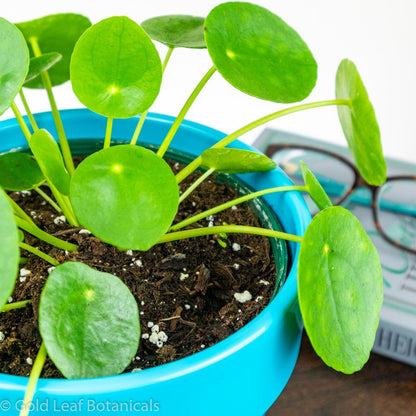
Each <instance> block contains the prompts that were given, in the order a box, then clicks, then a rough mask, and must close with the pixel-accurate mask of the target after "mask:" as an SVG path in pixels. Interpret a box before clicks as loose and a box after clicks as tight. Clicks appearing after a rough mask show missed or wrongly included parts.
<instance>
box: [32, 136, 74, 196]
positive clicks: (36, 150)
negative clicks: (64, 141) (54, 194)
mask: <svg viewBox="0 0 416 416" xmlns="http://www.w3.org/2000/svg"><path fill="white" fill-rule="evenodd" d="M29 146H30V150H32V153H33V154H34V156H35V158H36V160H37V162H38V164H39V166H40V169H41V171H42V172H43V174H44V175H45V178H46V179H47V180H48V182H50V183H52V184H53V185H54V186H55V187H56V189H58V191H59V192H60V193H61V194H63V195H69V181H70V176H69V173H68V171H67V170H66V168H65V164H64V160H63V158H62V153H61V151H60V150H59V146H58V143H56V141H55V140H54V139H53V137H52V136H51V134H50V133H49V132H48V131H47V130H44V129H39V130H37V131H35V133H33V135H32V138H31V139H30V140H29Z"/></svg>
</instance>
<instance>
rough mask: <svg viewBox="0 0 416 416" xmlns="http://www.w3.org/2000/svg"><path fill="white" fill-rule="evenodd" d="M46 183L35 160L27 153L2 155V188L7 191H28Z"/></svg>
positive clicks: (0, 168)
mask: <svg viewBox="0 0 416 416" xmlns="http://www.w3.org/2000/svg"><path fill="white" fill-rule="evenodd" d="M44 181H45V177H44V176H43V174H42V172H41V170H40V168H39V165H38V163H37V162H36V160H35V158H34V157H33V156H31V155H29V154H27V153H19V152H11V153H5V154H4V155H0V186H1V187H2V188H3V189H6V190H7V191H28V190H30V189H33V188H36V187H38V186H40V185H41V184H42V183H43V182H44Z"/></svg>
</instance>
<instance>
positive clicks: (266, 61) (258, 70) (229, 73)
mask: <svg viewBox="0 0 416 416" xmlns="http://www.w3.org/2000/svg"><path fill="white" fill-rule="evenodd" d="M205 41H206V43H207V47H208V51H209V54H210V55H211V58H212V60H213V61H214V64H215V66H216V67H217V69H218V71H219V72H220V73H221V75H222V76H223V77H224V78H225V79H226V80H227V81H228V82H230V84H232V85H233V86H234V87H236V88H238V89H239V90H241V91H243V92H245V93H247V94H249V95H253V96H255V97H258V98H261V99H264V100H269V101H274V102H281V103H290V102H296V101H301V100H303V99H304V98H306V97H307V96H308V95H309V94H310V92H311V91H312V89H313V87H314V86H315V83H316V78H317V64H316V62H315V59H314V57H313V56H312V53H311V52H310V50H309V48H308V46H307V45H306V44H305V42H304V41H303V40H302V38H301V37H300V36H299V35H298V34H297V32H295V31H294V30H293V29H292V28H291V27H290V26H288V25H287V24H286V23H285V22H284V21H283V20H282V19H280V17H278V16H276V15H274V14H273V13H271V12H270V11H268V10H266V9H264V8H263V7H260V6H257V5H254V4H250V3H243V2H230V3H223V4H220V5H219V6H217V7H215V8H214V9H213V10H212V11H211V12H210V13H209V15H208V17H207V19H206V21H205Z"/></svg>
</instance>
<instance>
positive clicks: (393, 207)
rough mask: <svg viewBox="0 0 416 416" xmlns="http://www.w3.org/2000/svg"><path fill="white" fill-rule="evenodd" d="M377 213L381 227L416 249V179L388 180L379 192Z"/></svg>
mask: <svg viewBox="0 0 416 416" xmlns="http://www.w3.org/2000/svg"><path fill="white" fill-rule="evenodd" d="M377 213H378V219H379V223H380V226H381V228H382V229H383V231H384V233H385V234H386V235H387V236H388V237H389V238H390V239H392V240H394V241H396V242H397V243H399V244H401V245H402V246H405V247H408V248H411V249H413V250H415V249H416V181H415V180H410V179H397V180H389V181H387V182H386V183H385V184H384V185H383V186H382V187H381V188H380V189H379V192H378V198H377Z"/></svg>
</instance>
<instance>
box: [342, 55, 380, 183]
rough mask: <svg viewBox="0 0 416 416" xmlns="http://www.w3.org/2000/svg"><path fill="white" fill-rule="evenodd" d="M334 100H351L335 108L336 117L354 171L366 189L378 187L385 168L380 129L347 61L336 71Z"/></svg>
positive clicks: (355, 70) (363, 91) (369, 103)
mask: <svg viewBox="0 0 416 416" xmlns="http://www.w3.org/2000/svg"><path fill="white" fill-rule="evenodd" d="M336 97H337V98H338V99H347V100H351V105H350V106H345V105H342V106H338V116H339V120H340V122H341V125H342V129H343V131H344V135H345V138H346V139H347V142H348V147H349V148H350V150H351V153H352V154H353V156H354V159H355V163H356V165H357V168H358V170H359V171H360V173H361V175H362V177H363V178H364V179H365V181H366V182H367V183H369V184H370V185H377V186H379V185H382V184H383V183H384V182H385V180H386V170H387V168H386V161H385V160H384V156H383V150H382V146H381V139H380V129H379V127H378V123H377V119H376V115H375V112H374V109H373V106H372V104H371V102H370V100H369V98H368V94H367V91H366V89H365V86H364V84H363V81H362V79H361V77H360V74H359V73H358V70H357V67H356V66H355V65H354V63H353V62H351V61H349V60H348V59H344V60H343V61H342V62H341V63H340V65H339V67H338V71H337V76H336Z"/></svg>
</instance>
